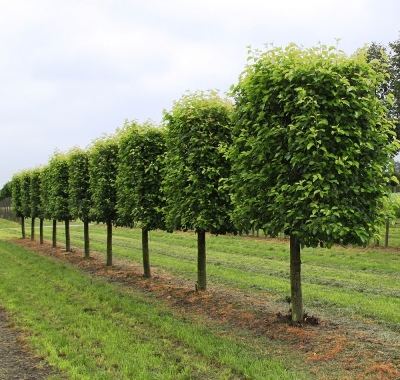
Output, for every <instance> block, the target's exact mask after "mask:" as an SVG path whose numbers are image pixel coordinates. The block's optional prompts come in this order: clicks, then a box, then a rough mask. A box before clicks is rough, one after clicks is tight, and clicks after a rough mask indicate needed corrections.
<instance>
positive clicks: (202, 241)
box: [197, 230, 207, 290]
mask: <svg viewBox="0 0 400 380" xmlns="http://www.w3.org/2000/svg"><path fill="white" fill-rule="evenodd" d="M206 289H207V273H206V232H205V231H203V230H198V231H197V290H206Z"/></svg>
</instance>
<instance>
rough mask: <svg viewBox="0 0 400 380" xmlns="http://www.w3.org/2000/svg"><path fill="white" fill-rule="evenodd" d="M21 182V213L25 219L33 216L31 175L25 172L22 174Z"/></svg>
mask: <svg viewBox="0 0 400 380" xmlns="http://www.w3.org/2000/svg"><path fill="white" fill-rule="evenodd" d="M20 181H21V212H22V215H23V216H24V217H25V218H28V217H30V216H31V173H30V171H23V172H21V173H20Z"/></svg>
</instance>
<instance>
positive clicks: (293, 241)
mask: <svg viewBox="0 0 400 380" xmlns="http://www.w3.org/2000/svg"><path fill="white" fill-rule="evenodd" d="M290 292H291V303H292V322H294V323H302V322H303V293H302V290H301V260H300V244H299V242H298V240H297V238H296V237H294V236H290Z"/></svg>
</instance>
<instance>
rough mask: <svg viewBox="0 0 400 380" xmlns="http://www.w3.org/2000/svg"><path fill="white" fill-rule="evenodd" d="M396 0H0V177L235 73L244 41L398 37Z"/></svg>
mask: <svg viewBox="0 0 400 380" xmlns="http://www.w3.org/2000/svg"><path fill="white" fill-rule="evenodd" d="M399 14H400V1H398V0H197V1H192V0H130V1H128V0H93V1H92V0H68V1H66V0H35V1H33V0H0V138H1V140H0V188H1V187H2V186H3V185H4V184H5V183H6V182H7V181H9V180H11V178H12V176H13V174H15V173H18V172H20V171H22V170H27V169H33V168H36V167H40V166H45V165H46V164H47V163H48V162H49V160H50V158H51V156H52V155H53V154H54V152H55V151H62V152H64V151H68V150H70V149H71V148H73V147H74V146H79V147H81V148H84V149H85V148H86V147H88V146H89V145H90V144H91V143H92V142H93V141H94V140H95V139H97V138H99V137H101V136H102V135H103V134H107V135H112V134H114V133H115V131H116V129H117V128H120V127H122V126H123V125H124V122H125V120H136V121H138V122H139V123H142V122H144V121H146V120H148V119H151V120H153V121H154V122H155V123H156V124H159V123H161V121H162V117H163V110H167V111H168V110H170V109H171V108H172V106H173V102H174V101H177V100H179V99H180V98H181V97H182V96H183V95H184V94H185V92H186V91H191V92H195V91H198V90H209V89H218V90H220V91H221V95H223V94H224V93H225V92H227V91H229V88H230V86H231V85H232V84H235V83H237V81H238V77H239V75H240V73H241V72H242V71H243V70H244V68H245V65H246V60H247V51H248V48H247V47H248V46H251V47H252V48H255V49H261V50H263V49H265V44H269V43H273V44H274V45H275V46H286V45H288V44H289V43H292V42H294V43H296V44H298V45H302V46H304V47H312V46H315V45H318V44H319V43H322V44H324V45H329V46H330V45H336V43H337V41H336V40H337V39H340V42H339V48H340V49H342V50H344V51H345V52H346V53H347V54H349V55H350V54H352V53H353V52H354V51H355V50H356V49H358V48H361V47H363V46H364V45H365V44H368V43H371V42H373V41H375V42H380V43H382V44H384V45H387V44H388V43H389V42H391V41H395V40H397V39H398V38H399V37H400V34H399V32H400V23H399V22H398V15H399Z"/></svg>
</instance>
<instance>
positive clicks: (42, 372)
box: [0, 308, 56, 380]
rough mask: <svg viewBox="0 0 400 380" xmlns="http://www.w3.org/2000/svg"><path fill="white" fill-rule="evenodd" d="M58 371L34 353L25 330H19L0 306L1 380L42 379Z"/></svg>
mask: <svg viewBox="0 0 400 380" xmlns="http://www.w3.org/2000/svg"><path fill="white" fill-rule="evenodd" d="M55 373H56V371H55V370H54V369H53V368H51V367H50V366H48V365H47V364H46V362H45V361H44V360H41V359H39V358H37V357H35V356H34V355H33V353H32V352H31V351H30V349H29V347H28V346H27V344H26V342H25V339H24V334H23V332H20V331H18V330H17V329H16V328H15V327H14V326H13V324H12V322H11V320H10V318H8V316H7V314H6V312H5V310H4V309H1V308H0V380H11V379H18V380H41V379H45V378H46V377H47V376H50V375H54V374H55Z"/></svg>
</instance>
